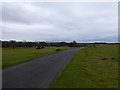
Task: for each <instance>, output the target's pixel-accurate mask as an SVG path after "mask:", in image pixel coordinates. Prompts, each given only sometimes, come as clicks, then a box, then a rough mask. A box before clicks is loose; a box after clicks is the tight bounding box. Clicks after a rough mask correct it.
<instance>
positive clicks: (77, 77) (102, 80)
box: [52, 45, 118, 88]
mask: <svg viewBox="0 0 120 90" xmlns="http://www.w3.org/2000/svg"><path fill="white" fill-rule="evenodd" d="M52 87H53V88H117V87H118V46H117V45H103V46H98V47H96V48H85V49H82V50H80V51H79V52H78V53H77V54H76V55H75V56H74V57H73V59H72V61H71V62H70V63H69V65H68V66H67V67H66V68H65V70H64V71H63V72H62V73H61V75H60V76H59V77H58V79H57V80H56V82H55V83H54V85H53V86H52Z"/></svg>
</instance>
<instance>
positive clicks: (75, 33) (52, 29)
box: [0, 2, 118, 42]
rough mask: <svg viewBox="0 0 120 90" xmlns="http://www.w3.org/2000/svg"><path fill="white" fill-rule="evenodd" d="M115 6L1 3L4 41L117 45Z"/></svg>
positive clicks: (116, 14) (100, 4) (110, 4)
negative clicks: (108, 43) (106, 43)
mask: <svg viewBox="0 0 120 90" xmlns="http://www.w3.org/2000/svg"><path fill="white" fill-rule="evenodd" d="M117 5H118V4H117V2H116V3H113V2H111V3H105V2H103V3H101V2H98V3H97V2H96V3H95V2H93V3H92V2H90V3H82V2H79V3H70V2H67V3H65V2H60V3H59V2H57V3H53V2H48V3H47V2H46V3H43V2H39V3H34V2H31V3H13V2H12V3H3V6H2V20H1V19H0V21H1V22H0V24H1V23H3V25H2V28H3V30H2V34H3V37H2V39H3V40H28V41H67V42H70V41H73V40H75V41H77V42H96V41H98V42H103V41H104V42H117V41H118V38H117V37H118V24H117V23H118V10H117V9H118V6H117Z"/></svg>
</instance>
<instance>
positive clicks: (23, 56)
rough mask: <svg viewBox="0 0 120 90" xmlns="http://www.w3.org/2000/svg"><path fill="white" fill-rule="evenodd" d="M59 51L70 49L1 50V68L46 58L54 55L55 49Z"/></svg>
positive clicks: (20, 48)
mask: <svg viewBox="0 0 120 90" xmlns="http://www.w3.org/2000/svg"><path fill="white" fill-rule="evenodd" d="M57 48H59V49H61V51H63V50H67V49H70V48H69V47H45V48H44V49H39V50H36V49H35V47H34V48H22V47H19V48H15V49H12V48H3V49H2V67H3V68H6V67H10V66H13V65H16V64H20V63H23V62H26V61H30V60H33V59H36V58H40V57H43V56H47V55H50V54H53V53H56V49H57Z"/></svg>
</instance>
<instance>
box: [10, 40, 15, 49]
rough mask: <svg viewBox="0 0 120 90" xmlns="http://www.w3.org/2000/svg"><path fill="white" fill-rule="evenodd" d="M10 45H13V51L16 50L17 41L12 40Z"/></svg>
mask: <svg viewBox="0 0 120 90" xmlns="http://www.w3.org/2000/svg"><path fill="white" fill-rule="evenodd" d="M10 44H11V47H12V48H13V49H15V44H16V41H15V40H10Z"/></svg>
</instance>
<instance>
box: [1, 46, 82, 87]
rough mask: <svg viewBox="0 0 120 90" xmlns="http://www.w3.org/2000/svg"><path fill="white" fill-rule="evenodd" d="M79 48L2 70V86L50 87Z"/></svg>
mask: <svg viewBox="0 0 120 90" xmlns="http://www.w3.org/2000/svg"><path fill="white" fill-rule="evenodd" d="M78 50H80V48H74V49H71V50H66V51H62V52H58V53H55V54H52V55H49V56H45V57H42V58H39V59H36V60H32V61H29V62H26V63H23V64H19V65H16V66H14V67H10V68H7V69H4V70H3V71H2V88H50V86H51V85H52V84H53V82H54V80H55V79H56V77H57V76H58V75H59V73H60V72H61V71H62V70H63V69H64V68H65V66H66V65H67V64H68V63H69V61H70V60H71V58H72V57H73V55H74V54H75V53H76V52H77V51H78Z"/></svg>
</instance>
